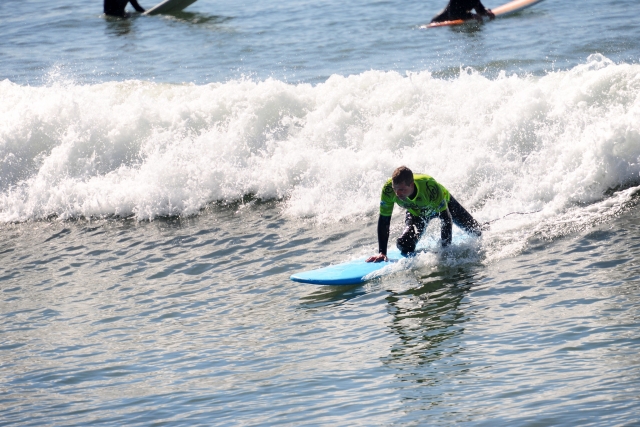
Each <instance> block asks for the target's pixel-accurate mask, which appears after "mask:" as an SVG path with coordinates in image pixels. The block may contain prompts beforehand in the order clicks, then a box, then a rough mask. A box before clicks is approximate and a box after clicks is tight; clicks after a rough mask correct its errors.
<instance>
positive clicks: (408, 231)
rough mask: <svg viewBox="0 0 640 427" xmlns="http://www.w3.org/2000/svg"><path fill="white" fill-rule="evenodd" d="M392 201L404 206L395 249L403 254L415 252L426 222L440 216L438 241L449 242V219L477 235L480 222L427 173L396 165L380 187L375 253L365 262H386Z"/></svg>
mask: <svg viewBox="0 0 640 427" xmlns="http://www.w3.org/2000/svg"><path fill="white" fill-rule="evenodd" d="M394 203H395V204H397V205H398V206H400V207H403V208H406V209H407V212H406V214H405V220H404V222H405V229H404V231H403V232H402V235H401V236H400V237H399V238H398V240H397V246H398V249H400V251H401V252H402V253H403V254H409V253H412V252H414V251H415V249H416V244H417V243H418V240H420V237H421V236H422V233H423V232H424V230H425V229H426V228H427V225H428V224H429V222H430V221H431V220H432V219H434V218H440V220H441V221H442V226H441V229H440V237H441V239H442V240H441V244H442V246H443V247H445V246H448V245H449V244H451V235H452V225H451V224H452V222H453V223H455V224H456V225H457V226H458V227H460V228H462V229H463V230H465V231H466V232H467V233H471V234H475V235H476V236H480V235H481V234H482V232H481V231H480V224H478V222H477V221H476V220H475V219H473V217H472V216H471V214H469V212H467V211H466V209H465V208H463V207H462V205H460V203H458V201H457V200H456V199H455V198H454V197H453V196H452V195H451V194H450V193H449V191H447V189H446V188H444V187H443V186H442V185H441V184H439V183H438V182H437V181H436V180H435V179H433V178H432V177H430V176H429V175H423V174H414V173H413V172H412V171H411V170H410V169H409V168H408V167H406V166H400V167H399V168H397V169H396V170H395V171H393V175H391V178H390V179H389V180H388V181H387V182H386V183H385V184H384V186H383V187H382V195H381V197H380V216H379V217H378V250H379V253H378V255H374V256H372V257H369V258H368V259H367V262H380V261H387V244H388V242H389V227H390V225H391V214H392V213H393V206H394Z"/></svg>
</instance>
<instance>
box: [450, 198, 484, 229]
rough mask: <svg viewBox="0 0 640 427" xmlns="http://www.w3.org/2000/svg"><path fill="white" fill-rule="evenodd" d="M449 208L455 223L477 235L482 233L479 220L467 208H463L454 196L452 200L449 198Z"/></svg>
mask: <svg viewBox="0 0 640 427" xmlns="http://www.w3.org/2000/svg"><path fill="white" fill-rule="evenodd" d="M448 210H449V212H451V219H452V220H453V223H454V224H455V225H457V226H458V227H460V228H462V229H463V230H464V231H466V232H467V233H470V234H475V235H476V236H480V235H482V231H480V224H478V221H476V220H475V219H473V217H472V216H471V214H470V213H469V212H467V210H466V209H465V208H463V207H462V205H461V204H460V203H458V201H457V200H456V199H454V197H453V196H451V200H449V209H448Z"/></svg>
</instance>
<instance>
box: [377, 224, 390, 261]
mask: <svg viewBox="0 0 640 427" xmlns="http://www.w3.org/2000/svg"><path fill="white" fill-rule="evenodd" d="M390 226H391V217H390V216H382V215H380V216H379V217H378V251H379V252H380V253H381V254H385V255H386V254H387V245H388V244H389V228H390Z"/></svg>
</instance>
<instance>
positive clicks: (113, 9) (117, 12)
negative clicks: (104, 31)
mask: <svg viewBox="0 0 640 427" xmlns="http://www.w3.org/2000/svg"><path fill="white" fill-rule="evenodd" d="M127 3H131V6H133V8H134V9H135V10H137V11H138V12H140V13H142V12H144V9H143V8H142V6H140V5H139V4H138V2H137V0H104V13H105V15H109V16H118V17H120V18H127V17H128V16H129V15H128V14H127V13H126V12H125V11H124V8H125V7H127Z"/></svg>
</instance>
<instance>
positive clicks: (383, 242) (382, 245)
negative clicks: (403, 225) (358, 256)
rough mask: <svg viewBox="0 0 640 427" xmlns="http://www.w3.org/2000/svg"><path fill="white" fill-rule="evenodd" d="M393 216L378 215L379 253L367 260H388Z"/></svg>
mask: <svg viewBox="0 0 640 427" xmlns="http://www.w3.org/2000/svg"><path fill="white" fill-rule="evenodd" d="M390 227H391V217H390V216H384V215H380V216H379V217H378V251H379V253H378V255H374V256H372V257H369V258H367V262H380V261H387V245H388V244H389V228H390Z"/></svg>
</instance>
